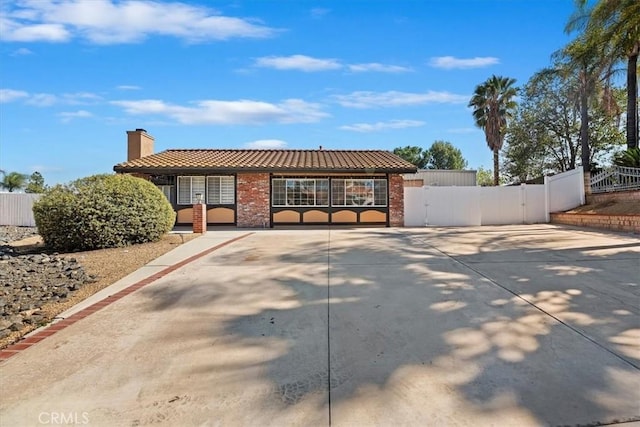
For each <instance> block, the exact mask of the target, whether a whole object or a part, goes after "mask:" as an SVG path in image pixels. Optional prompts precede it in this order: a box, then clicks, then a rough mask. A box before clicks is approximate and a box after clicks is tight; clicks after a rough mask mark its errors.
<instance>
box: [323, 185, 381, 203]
mask: <svg viewBox="0 0 640 427" xmlns="http://www.w3.org/2000/svg"><path fill="white" fill-rule="evenodd" d="M331 193H332V194H331V205H332V206H387V180H386V179H333V180H331Z"/></svg>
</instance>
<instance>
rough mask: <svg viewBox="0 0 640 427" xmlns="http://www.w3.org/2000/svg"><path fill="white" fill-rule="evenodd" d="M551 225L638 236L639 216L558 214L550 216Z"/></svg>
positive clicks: (639, 231) (639, 228)
mask: <svg viewBox="0 0 640 427" xmlns="http://www.w3.org/2000/svg"><path fill="white" fill-rule="evenodd" d="M551 223H552V224H565V225H575V226H578V227H591V228H599V229H603V230H611V231H627V232H633V233H638V234H640V215H598V214H572V213H562V212H558V213H552V214H551Z"/></svg>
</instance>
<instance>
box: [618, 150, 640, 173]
mask: <svg viewBox="0 0 640 427" xmlns="http://www.w3.org/2000/svg"><path fill="white" fill-rule="evenodd" d="M613 164H614V165H616V166H626V167H629V168H640V148H637V147H636V148H629V149H627V150H626V151H621V152H619V153H616V155H615V156H613Z"/></svg>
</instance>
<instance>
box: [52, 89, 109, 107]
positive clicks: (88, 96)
mask: <svg viewBox="0 0 640 427" xmlns="http://www.w3.org/2000/svg"><path fill="white" fill-rule="evenodd" d="M62 97H63V99H62V101H61V102H63V103H65V104H69V105H86V104H95V103H96V102H99V101H101V100H102V97H101V96H100V95H96V94H95V93H90V92H76V93H65V94H63V95H62Z"/></svg>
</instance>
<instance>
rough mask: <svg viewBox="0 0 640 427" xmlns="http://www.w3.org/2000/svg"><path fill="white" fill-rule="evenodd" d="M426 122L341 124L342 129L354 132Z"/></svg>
mask: <svg viewBox="0 0 640 427" xmlns="http://www.w3.org/2000/svg"><path fill="white" fill-rule="evenodd" d="M424 124H425V123H424V122H423V121H420V120H389V121H387V122H377V123H354V124H352V125H345V126H340V129H342V130H350V131H354V132H363V133H365V132H378V131H381V130H385V129H405V128H412V127H420V126H424Z"/></svg>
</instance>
